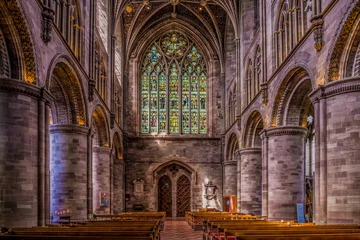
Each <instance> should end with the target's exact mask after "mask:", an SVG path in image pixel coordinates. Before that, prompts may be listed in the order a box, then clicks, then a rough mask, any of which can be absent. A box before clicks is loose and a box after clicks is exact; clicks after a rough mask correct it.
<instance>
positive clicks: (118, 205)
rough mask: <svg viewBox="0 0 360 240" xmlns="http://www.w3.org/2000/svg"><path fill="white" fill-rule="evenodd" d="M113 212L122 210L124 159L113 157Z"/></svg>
mask: <svg viewBox="0 0 360 240" xmlns="http://www.w3.org/2000/svg"><path fill="white" fill-rule="evenodd" d="M113 168H114V170H113V172H114V176H113V179H114V182H113V183H114V188H113V191H114V194H113V195H114V199H113V201H112V203H113V214H117V213H119V212H122V211H124V210H125V209H124V182H125V181H124V161H122V160H120V159H118V158H116V157H114V165H113Z"/></svg>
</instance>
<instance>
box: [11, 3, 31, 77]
mask: <svg viewBox="0 0 360 240" xmlns="http://www.w3.org/2000/svg"><path fill="white" fill-rule="evenodd" d="M5 4H6V6H7V7H8V9H9V12H11V16H12V20H13V23H14V26H16V29H17V32H18V34H19V37H20V39H21V47H22V52H23V56H24V59H25V61H24V62H25V69H24V72H25V73H24V80H25V81H26V82H29V83H32V84H36V81H37V73H36V71H37V68H36V61H35V53H34V48H33V43H32V41H31V36H30V31H29V29H28V25H27V23H26V22H25V19H24V17H23V14H22V12H21V9H20V7H19V4H18V2H17V1H16V0H7V1H5Z"/></svg>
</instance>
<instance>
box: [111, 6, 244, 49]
mask: <svg viewBox="0 0 360 240" xmlns="http://www.w3.org/2000/svg"><path fill="white" fill-rule="evenodd" d="M237 2H238V1H236V0H119V1H118V3H117V8H116V11H117V13H116V15H117V19H119V21H120V23H121V24H122V26H121V27H122V29H123V32H124V39H123V43H124V44H123V46H124V49H125V51H126V52H127V53H126V55H128V56H129V51H132V50H133V47H134V45H135V44H136V42H138V41H139V40H140V39H141V37H143V36H144V34H145V31H150V30H151V29H154V28H156V27H158V26H159V24H161V23H165V22H166V23H167V24H169V23H170V24H171V22H175V21H177V20H181V22H183V23H185V24H186V25H187V27H188V28H189V29H190V28H196V29H197V31H199V32H200V33H201V34H202V35H203V36H204V37H205V38H206V39H207V41H209V42H210V43H211V44H212V46H211V48H214V50H215V52H217V53H218V54H219V55H220V56H221V55H222V53H223V46H224V35H225V28H226V21H227V18H229V20H230V21H231V24H232V25H233V26H236V25H237V19H236V12H237V9H238V7H237ZM235 32H236V29H235ZM141 40H144V39H141Z"/></svg>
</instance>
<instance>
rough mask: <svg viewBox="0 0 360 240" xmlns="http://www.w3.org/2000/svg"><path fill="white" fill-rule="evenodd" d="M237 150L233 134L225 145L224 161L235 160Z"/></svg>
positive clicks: (235, 138) (237, 143) (237, 144)
mask: <svg viewBox="0 0 360 240" xmlns="http://www.w3.org/2000/svg"><path fill="white" fill-rule="evenodd" d="M238 150H239V142H238V138H237V136H236V134H235V133H232V134H231V136H230V138H229V140H228V144H227V151H226V161H231V160H235V154H236V152H237V151H238Z"/></svg>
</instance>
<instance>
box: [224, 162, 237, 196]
mask: <svg viewBox="0 0 360 240" xmlns="http://www.w3.org/2000/svg"><path fill="white" fill-rule="evenodd" d="M236 165H237V161H226V162H224V196H227V195H236V194H237V190H236V187H237V184H236V182H237V181H236V177H237V173H236V172H237V171H236V170H237V168H236Z"/></svg>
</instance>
